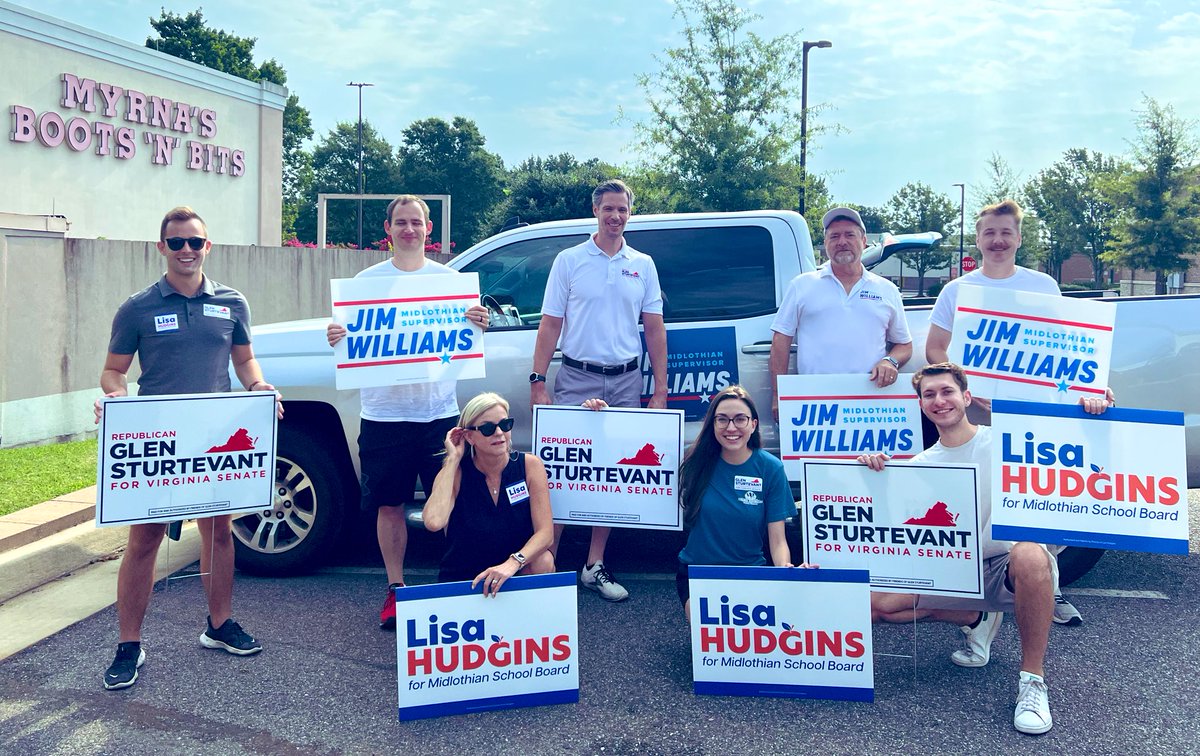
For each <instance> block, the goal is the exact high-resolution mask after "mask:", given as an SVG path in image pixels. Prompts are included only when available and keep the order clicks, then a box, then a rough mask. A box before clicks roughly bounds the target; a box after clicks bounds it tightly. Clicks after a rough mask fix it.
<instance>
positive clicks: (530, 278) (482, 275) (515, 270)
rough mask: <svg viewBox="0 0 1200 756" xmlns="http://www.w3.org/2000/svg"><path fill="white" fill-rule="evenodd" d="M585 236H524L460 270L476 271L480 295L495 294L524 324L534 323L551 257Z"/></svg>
mask: <svg viewBox="0 0 1200 756" xmlns="http://www.w3.org/2000/svg"><path fill="white" fill-rule="evenodd" d="M587 238H588V235H587V234H574V235H569V236H549V237H543V238H539V239H524V240H521V241H517V242H513V243H512V244H508V245H506V246H503V247H500V248H499V249H495V250H492V251H491V252H489V253H487V254H486V255H484V256H483V257H481V258H479V259H478V260H475V261H474V262H472V263H470V264H469V265H466V266H464V268H463V270H464V271H466V272H475V273H478V274H479V293H480V295H481V296H489V295H490V296H492V297H494V298H495V299H496V301H497V302H498V303H499V304H500V306H501V307H502V308H504V310H505V312H507V313H509V314H511V315H517V316H518V317H520V318H521V323H522V324H523V325H525V326H536V325H537V324H538V322H539V321H541V319H542V296H543V294H545V292H546V280H547V279H548V278H549V277H550V266H551V265H552V264H553V263H554V258H555V257H556V256H557V255H558V253H559V252H561V251H563V250H564V249H566V248H568V247H574V246H575V245H576V244H582V243H583V242H584V241H586V240H587ZM493 327H494V328H495V326H493Z"/></svg>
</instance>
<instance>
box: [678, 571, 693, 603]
mask: <svg viewBox="0 0 1200 756" xmlns="http://www.w3.org/2000/svg"><path fill="white" fill-rule="evenodd" d="M675 592H676V593H678V594H679V603H681V604H686V603H687V602H688V599H689V598H691V596H692V592H691V590H690V589H689V587H688V565H686V564H684V563H683V562H680V563H679V569H678V570H676V571H675Z"/></svg>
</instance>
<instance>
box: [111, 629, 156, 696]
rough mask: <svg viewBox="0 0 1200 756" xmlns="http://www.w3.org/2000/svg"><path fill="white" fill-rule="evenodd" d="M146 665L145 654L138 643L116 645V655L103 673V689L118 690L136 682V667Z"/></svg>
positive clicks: (129, 642) (130, 642)
mask: <svg viewBox="0 0 1200 756" xmlns="http://www.w3.org/2000/svg"><path fill="white" fill-rule="evenodd" d="M145 663H146V652H145V651H143V650H142V644H141V643H140V642H138V641H128V642H126V643H118V644H117V655H116V658H114V659H113V662H112V664H110V665H108V669H107V670H106V671H105V672H104V689H105V690H120V689H121V688H128V687H129V686H131V685H133V684H134V683H135V682H137V679H138V667H140V666H142V665H143V664H145Z"/></svg>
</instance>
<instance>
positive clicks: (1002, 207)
mask: <svg viewBox="0 0 1200 756" xmlns="http://www.w3.org/2000/svg"><path fill="white" fill-rule="evenodd" d="M989 215H1011V216H1012V217H1014V218H1016V219H1017V230H1018V231H1020V229H1021V221H1022V220H1023V219H1024V218H1025V211H1024V210H1022V209H1021V206H1020V205H1018V204H1017V203H1016V201H1015V200H1010V199H1006V200H1004V201H1003V202H997V203H995V204H994V205H988V206H987V207H985V208H983V209H982V210H980V211H979V215H977V216H975V231H976V232H978V231H979V222H980V221H981V220H983V219H984V218H985V217H987V216H989Z"/></svg>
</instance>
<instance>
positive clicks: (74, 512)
mask: <svg viewBox="0 0 1200 756" xmlns="http://www.w3.org/2000/svg"><path fill="white" fill-rule="evenodd" d="M95 513H96V487H95V486H88V487H87V488H82V489H80V490H78V491H75V492H73V493H69V494H63V495H62V496H59V497H58V498H56V499H52V500H50V501H44V502H42V503H41V504H35V505H34V506H32V507H26V508H25V509H22V510H19V511H17V512H13V513H12V514H7V515H4V516H3V517H0V554H3V553H5V552H8V551H12V550H13V549H17V548H20V547H22V546H27V545H29V544H31V543H33V542H34V541H37V540H39V539H42V538H45V537H47V536H51V535H54V534H55V533H59V532H61V531H63V530H66V529H67V528H70V527H74V526H75V525H79V524H81V523H84V522H87V521H88V520H91V519H94V518H95Z"/></svg>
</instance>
